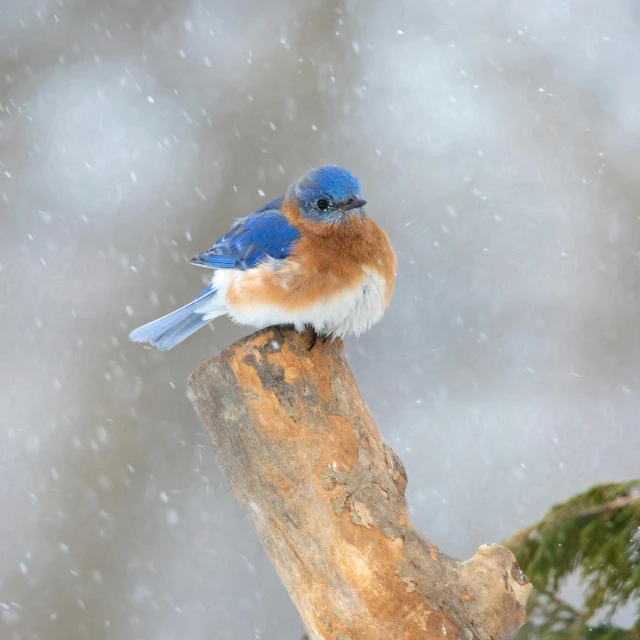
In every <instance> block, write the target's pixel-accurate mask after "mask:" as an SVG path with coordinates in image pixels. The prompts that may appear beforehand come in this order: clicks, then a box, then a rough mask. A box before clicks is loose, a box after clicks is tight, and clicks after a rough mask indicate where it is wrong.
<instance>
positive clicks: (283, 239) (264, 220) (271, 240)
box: [191, 198, 300, 270]
mask: <svg viewBox="0 0 640 640" xmlns="http://www.w3.org/2000/svg"><path fill="white" fill-rule="evenodd" d="M281 202H282V198H278V199H277V200H272V201H271V202H268V203H267V204H266V205H264V206H263V207H261V208H260V209H258V211H256V212H255V213H254V214H252V215H250V216H247V217H246V218H240V219H239V220H236V222H235V223H234V224H233V226H232V227H231V230H230V231H229V233H227V234H226V235H224V236H222V238H220V239H219V240H218V241H217V242H216V243H215V244H214V245H213V246H212V247H211V249H209V251H207V252H206V253H201V254H200V255H199V256H196V257H195V258H193V260H191V262H192V264H196V265H198V266H201V267H207V268H208V269H242V270H245V269H251V267H254V266H255V265H256V264H258V263H259V262H261V261H262V260H264V259H265V258H268V257H271V258H275V259H277V260H282V259H284V258H286V257H287V256H288V255H289V254H290V253H291V249H292V247H293V245H294V243H295V241H296V240H297V239H298V238H299V237H300V232H299V231H298V230H297V229H296V228H295V227H293V226H292V225H291V224H289V221H288V220H287V219H286V218H285V216H284V215H283V214H282V213H280V211H278V210H277V209H274V208H272V207H277V206H279V205H280V204H281Z"/></svg>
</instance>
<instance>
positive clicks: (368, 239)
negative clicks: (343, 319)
mask: <svg viewBox="0 0 640 640" xmlns="http://www.w3.org/2000/svg"><path fill="white" fill-rule="evenodd" d="M283 210H284V213H285V215H286V216H287V218H289V220H290V221H291V222H292V224H294V225H295V226H296V227H298V228H299V229H300V232H301V233H302V237H301V238H300V240H298V241H297V242H296V244H295V246H294V248H293V251H292V253H291V255H290V256H289V257H288V258H287V259H286V260H284V261H282V262H281V263H277V262H274V263H266V264H265V265H262V266H260V267H259V268H257V269H252V270H251V271H248V272H245V273H244V274H243V277H241V278H238V279H236V280H234V281H233V282H232V283H231V284H230V285H229V289H228V291H227V295H226V300H227V302H228V304H230V305H231V306H232V307H235V308H237V309H241V308H243V307H247V306H252V305H263V304H264V305H275V306H278V307H281V308H283V309H287V310H291V311H295V310H299V309H304V308H307V307H310V306H312V305H314V304H316V303H317V302H318V301H320V300H323V299H324V300H330V299H332V298H334V297H336V296H338V295H340V294H341V293H344V292H345V291H349V290H351V289H355V288H357V287H358V286H359V285H360V284H361V283H362V282H363V281H364V279H365V278H366V276H367V271H369V272H371V271H373V272H374V273H378V274H379V275H380V276H381V277H383V278H384V280H385V282H386V291H385V300H384V308H386V307H387V306H388V304H389V302H390V300H391V295H392V293H393V287H394V281H395V269H396V255H395V253H394V252H393V249H391V245H390V244H389V238H388V237H387V234H386V233H385V232H384V231H383V230H382V229H380V227H378V225H377V224H376V223H375V222H373V220H371V219H370V218H369V217H367V216H366V215H364V216H362V217H360V216H357V215H354V216H353V217H351V218H349V219H347V220H346V221H345V222H344V223H342V224H335V225H328V224H322V223H313V222H309V221H306V220H304V219H302V218H301V217H300V216H299V214H298V213H297V211H295V210H294V211H292V208H291V207H287V206H286V203H285V206H284V207H283Z"/></svg>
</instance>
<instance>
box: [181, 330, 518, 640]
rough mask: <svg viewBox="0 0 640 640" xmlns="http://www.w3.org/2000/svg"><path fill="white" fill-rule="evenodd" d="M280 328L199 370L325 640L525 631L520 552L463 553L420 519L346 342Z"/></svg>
mask: <svg viewBox="0 0 640 640" xmlns="http://www.w3.org/2000/svg"><path fill="white" fill-rule="evenodd" d="M309 340H310V337H309V335H308V334H307V335H299V334H297V333H296V332H295V331H294V330H293V329H289V328H281V327H270V328H268V329H264V330H262V331H259V332H257V333H254V334H253V335H251V336H249V337H247V338H245V339H243V340H240V341H239V342H236V343H235V344H233V345H231V346H230V347H229V348H227V349H225V350H224V351H222V352H221V353H220V354H219V355H218V356H216V357H215V358H212V359H211V360H208V361H206V362H205V363H204V364H202V365H201V366H200V367H199V368H198V369H197V370H196V371H194V372H193V373H192V374H191V377H190V378H189V385H188V388H189V392H190V395H191V398H192V400H193V403H194V405H195V407H196V410H197V412H198V414H199V415H200V418H201V419H202V421H203V422H204V424H205V426H206V428H207V431H208V433H209V437H210V438H211V442H212V443H213V447H214V450H215V452H216V454H217V456H218V459H219V461H220V464H221V465H222V468H223V470H224V472H225V474H226V475H227V477H228V479H229V482H230V483H231V487H232V489H233V491H234V492H235V494H236V496H237V498H238V500H239V501H240V502H241V504H242V505H243V506H244V507H245V509H246V510H247V512H248V514H249V517H250V519H251V521H252V523H253V526H254V528H255V530H256V533H257V535H258V537H259V538H260V540H261V542H262V544H263V545H264V547H265V549H266V550H267V552H268V554H269V556H270V557H271V559H272V561H273V563H274V564H275V566H276V569H277V570H278V573H279V574H280V577H281V578H282V581H283V582H284V584H285V586H286V588H287V589H288V591H289V594H290V595H291V598H292V599H293V601H294V603H295V605H296V606H297V608H298V611H299V612H300V616H301V617H302V621H303V623H304V625H305V627H306V629H307V632H308V634H309V637H310V638H311V639H312V640H319V639H332V640H395V639H402V640H423V639H424V640H430V639H432V638H439V639H441V638H444V637H448V638H461V639H468V640H470V639H472V638H473V639H476V638H477V639H482V640H484V639H486V640H489V639H493V640H498V639H500V638H505V639H506V638H512V637H513V636H514V635H515V633H516V631H517V629H518V628H519V627H520V625H522V623H523V622H524V616H525V605H526V601H527V598H528V595H529V592H530V590H531V585H530V584H529V583H528V582H527V579H526V577H525V576H524V575H523V574H522V573H521V571H520V569H519V567H518V564H517V563H516V560H515V558H514V556H513V555H512V554H511V552H510V551H508V550H506V549H504V548H502V547H499V546H495V545H491V546H482V547H480V548H479V549H478V552H477V553H476V554H475V556H474V557H473V558H471V559H470V560H468V561H466V562H456V561H454V560H452V559H450V558H448V557H446V556H445V555H444V554H442V553H441V552H440V551H439V550H438V549H437V548H436V547H435V545H433V544H432V543H431V542H429V541H428V540H426V539H425V538H423V537H422V536H421V535H420V534H419V533H418V532H417V531H416V530H415V529H414V528H413V526H412V524H411V522H410V521H409V518H408V516H407V506H406V502H405V497H404V492H405V487H406V484H407V476H406V473H405V470H404V466H403V464H402V462H401V461H400V459H399V458H398V456H397V455H396V454H395V453H394V452H393V451H392V449H391V448H390V447H388V446H387V445H386V444H384V443H383V442H382V440H381V439H380V435H379V434H378V431H377V429H376V426H375V424H374V422H373V419H372V417H371V414H370V413H369V410H368V408H367V406H366V404H365V402H364V400H363V399H362V397H361V395H360V391H359V390H358V386H357V384H356V382H355V380H354V378H353V375H352V373H351V370H350V369H349V365H348V364H347V361H346V359H345V356H344V350H343V345H342V342H341V341H339V340H336V341H334V342H327V343H326V344H322V343H321V341H318V343H317V345H316V346H315V347H314V348H313V350H312V351H308V347H309V344H310V342H309Z"/></svg>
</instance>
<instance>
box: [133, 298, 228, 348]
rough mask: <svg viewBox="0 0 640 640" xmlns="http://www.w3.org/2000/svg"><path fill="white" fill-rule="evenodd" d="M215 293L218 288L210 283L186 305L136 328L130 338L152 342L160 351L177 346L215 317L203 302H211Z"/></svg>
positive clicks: (136, 340)
mask: <svg viewBox="0 0 640 640" xmlns="http://www.w3.org/2000/svg"><path fill="white" fill-rule="evenodd" d="M215 294H216V290H215V289H214V288H213V287H212V286H211V285H209V286H208V287H206V288H205V289H204V291H202V293H201V294H200V295H199V296H198V297H197V298H196V299H195V300H192V301H191V302H190V303H189V304H186V305H185V306H184V307H181V308H180V309H177V310H176V311H173V312H172V313H169V314H167V315H166V316H163V317H162V318H158V319H157V320H153V321H152V322H149V323H147V324H145V325H143V326H141V327H138V328H137V329H134V330H133V331H132V332H131V333H130V334H129V339H130V340H131V341H132V342H150V343H151V344H152V345H153V346H154V347H156V346H157V347H158V349H160V351H166V350H167V349H171V347H175V346H176V345H177V344H178V343H180V342H182V341H183V340H184V339H185V338H187V337H189V336H190V335H191V334H192V333H193V332H194V331H197V330H198V329H199V328H200V327H203V326H204V325H205V324H207V323H208V322H210V321H211V320H212V319H213V315H212V314H211V311H210V309H208V308H207V309H206V311H205V309H203V308H202V307H203V303H207V302H210V301H211V298H212V297H213V296H214V295H215Z"/></svg>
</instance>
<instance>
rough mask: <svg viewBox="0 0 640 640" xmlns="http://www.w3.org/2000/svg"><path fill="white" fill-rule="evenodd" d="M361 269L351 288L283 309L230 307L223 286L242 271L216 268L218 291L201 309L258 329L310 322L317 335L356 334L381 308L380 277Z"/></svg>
mask: <svg viewBox="0 0 640 640" xmlns="http://www.w3.org/2000/svg"><path fill="white" fill-rule="evenodd" d="M363 272H364V274H365V278H364V280H363V281H362V282H361V284H360V285H359V286H358V287H357V288H355V289H353V290H352V291H349V292H346V293H342V294H340V295H338V296H335V297H332V298H329V299H325V300H320V301H318V302H316V303H315V304H313V305H311V306H309V307H306V308H303V309H299V310H295V311H287V310H283V309H280V308H278V307H276V306H271V305H265V304H258V305H251V306H249V305H247V307H245V308H242V309H234V308H232V307H231V306H230V305H229V304H227V302H226V293H227V289H228V287H229V285H230V283H231V281H232V280H236V279H242V278H243V277H244V273H245V272H243V271H237V270H227V269H220V270H218V271H216V273H215V275H214V276H213V280H212V281H213V284H214V286H215V287H216V289H217V290H218V293H217V295H216V296H215V297H214V300H213V301H212V303H211V309H210V310H209V309H207V308H203V311H205V314H206V315H210V316H211V317H212V318H214V317H216V316H218V315H222V314H223V313H227V314H228V315H229V316H230V317H231V319H232V320H234V321H235V322H237V323H238V324H243V325H251V326H254V327H258V328H263V327H268V326H270V325H273V324H293V325H294V326H295V328H296V329H297V330H298V331H303V330H304V328H305V325H311V326H313V328H314V329H315V330H316V332H317V333H318V334H320V335H327V334H333V335H334V336H337V337H340V338H343V337H344V336H347V335H354V336H358V335H360V334H361V333H363V332H364V331H367V330H368V329H369V328H371V326H372V325H374V324H375V323H376V322H378V321H379V320H380V318H381V317H382V314H383V312H384V307H385V304H384V302H385V294H386V283H385V280H384V278H383V277H382V276H380V275H379V274H378V273H376V272H375V271H373V270H369V269H366V268H363Z"/></svg>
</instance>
